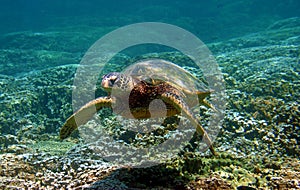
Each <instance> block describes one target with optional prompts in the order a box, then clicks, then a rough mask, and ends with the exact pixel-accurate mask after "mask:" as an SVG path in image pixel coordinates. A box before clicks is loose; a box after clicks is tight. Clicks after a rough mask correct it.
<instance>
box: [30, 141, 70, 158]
mask: <svg viewBox="0 0 300 190" xmlns="http://www.w3.org/2000/svg"><path fill="white" fill-rule="evenodd" d="M74 145H75V143H73V142H68V141H63V142H60V141H53V140H49V141H37V142H36V143H33V144H29V145H27V146H28V148H30V149H31V150H32V151H33V152H36V153H46V154H49V155H52V156H54V155H56V156H62V155H64V154H66V152H68V151H69V150H70V149H71V148H72V147H73V146H74Z"/></svg>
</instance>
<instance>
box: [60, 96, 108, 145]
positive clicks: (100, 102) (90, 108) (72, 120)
mask: <svg viewBox="0 0 300 190" xmlns="http://www.w3.org/2000/svg"><path fill="white" fill-rule="evenodd" d="M113 103H114V99H113V98H111V97H99V98H97V99H95V100H92V101H90V102H88V103H87V104H85V105H84V106H82V107H81V108H80V109H79V110H78V111H76V112H75V113H74V114H73V115H71V116H70V117H69V118H68V119H67V121H66V122H65V124H64V125H63V126H62V128H61V129H60V134H59V136H60V139H65V138H67V137H68V136H69V135H70V134H71V133H72V132H73V131H74V130H75V129H77V128H78V127H79V126H80V125H83V124H85V123H87V122H88V121H89V120H90V119H91V118H92V117H93V116H94V114H95V113H97V111H99V110H100V109H102V108H104V107H109V108H111V106H112V104H113Z"/></svg>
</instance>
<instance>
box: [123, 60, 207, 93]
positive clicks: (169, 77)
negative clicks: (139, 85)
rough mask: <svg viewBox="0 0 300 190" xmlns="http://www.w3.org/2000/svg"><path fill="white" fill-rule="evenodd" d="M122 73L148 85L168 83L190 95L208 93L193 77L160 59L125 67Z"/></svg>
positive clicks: (201, 83)
mask: <svg viewBox="0 0 300 190" xmlns="http://www.w3.org/2000/svg"><path fill="white" fill-rule="evenodd" d="M123 72H124V73H125V74H126V75H130V76H132V77H135V78H137V79H139V80H141V81H146V82H147V83H150V84H153V83H155V82H159V81H163V82H168V83H169V84H171V85H172V86H174V87H175V88H177V89H179V90H183V91H187V92H190V93H195V92H198V91H201V92H206V91H209V88H208V87H207V85H205V84H204V83H203V82H202V81H200V80H198V79H197V78H196V77H195V76H194V75H192V74H191V73H189V72H188V71H186V70H185V69H183V68H181V67H179V66H178V65H176V64H174V63H172V62H169V61H166V60H162V59H151V60H144V61H141V62H137V63H135V64H133V65H130V66H129V67H127V68H126V69H125V70H124V71H123Z"/></svg>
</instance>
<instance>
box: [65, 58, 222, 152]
mask: <svg viewBox="0 0 300 190" xmlns="http://www.w3.org/2000/svg"><path fill="white" fill-rule="evenodd" d="M101 86H102V88H103V89H104V90H105V91H107V93H108V96H105V97H99V98H96V99H94V100H92V101H90V102H88V103H87V104H85V105H84V106H82V107H81V108H80V109H79V110H78V111H76V112H75V113H74V114H73V115H71V116H70V117H69V118H68V119H67V121H66V122H65V124H64V125H63V127H62V128H61V130H60V138H61V139H65V138H67V137H68V136H69V135H70V134H71V133H72V132H73V131H74V130H75V129H77V127H78V126H80V125H83V124H85V123H86V122H87V121H88V120H90V119H91V118H92V117H93V115H94V114H95V113H96V112H97V111H99V110H101V109H102V108H104V107H108V108H112V109H113V110H114V112H115V113H117V114H119V115H121V116H123V117H126V118H135V119H146V118H152V117H161V116H162V110H161V109H159V108H158V107H157V109H155V108H154V109H151V111H149V105H150V104H151V102H152V101H154V100H157V99H158V100H161V101H162V102H163V103H164V104H165V114H166V117H170V116H174V115H177V114H181V113H182V114H183V116H185V117H186V118H188V119H189V120H190V122H191V123H192V125H193V126H195V127H196V131H197V133H198V134H200V135H203V140H204V142H205V143H206V144H207V145H208V147H209V149H210V150H211V152H212V153H213V154H214V155H216V152H215V150H214V148H213V145H212V141H211V139H210V138H209V136H208V134H207V132H206V131H205V130H204V128H203V127H202V126H201V125H200V124H199V122H198V120H197V119H196V117H195V116H194V114H193V112H192V111H191V110H190V108H191V107H194V106H196V105H198V104H199V103H200V104H202V105H204V106H206V107H209V108H211V109H213V110H215V108H214V107H213V106H212V105H210V104H209V103H208V102H207V101H206V100H205V98H206V97H207V96H208V95H210V94H211V92H212V91H211V90H208V88H207V87H205V85H203V83H201V82H200V81H199V80H197V78H196V77H194V76H193V75H191V74H190V73H189V72H187V71H186V70H184V69H182V68H181V67H179V66H177V65H175V64H174V63H171V62H169V61H165V60H162V59H154V60H144V61H141V62H139V63H136V64H134V65H132V66H130V67H128V68H127V69H126V70H125V71H124V72H122V73H118V72H112V73H108V74H106V75H104V76H103V77H102V82H101Z"/></svg>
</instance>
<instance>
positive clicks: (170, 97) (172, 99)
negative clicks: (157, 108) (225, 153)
mask: <svg viewBox="0 0 300 190" xmlns="http://www.w3.org/2000/svg"><path fill="white" fill-rule="evenodd" d="M161 99H162V100H164V101H165V102H166V103H169V104H172V105H173V106H174V107H175V108H176V109H177V110H178V111H179V112H180V111H182V112H183V114H185V116H186V117H187V118H188V119H189V120H190V121H191V122H192V124H193V126H195V127H196V131H197V133H198V134H199V135H203V140H204V142H205V143H206V144H207V145H208V147H209V149H210V151H211V152H212V154H213V155H215V156H216V155H217V153H216V152H215V150H214V147H213V145H212V141H211V139H210V138H209V136H208V134H207V132H206V131H205V129H204V128H203V127H202V126H201V125H200V124H199V122H198V121H197V119H196V117H195V116H194V114H193V113H192V111H191V110H190V109H189V107H188V105H187V104H186V103H185V102H184V100H183V99H182V98H181V97H180V96H179V95H177V94H174V93H170V92H165V93H163V94H161Z"/></svg>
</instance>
